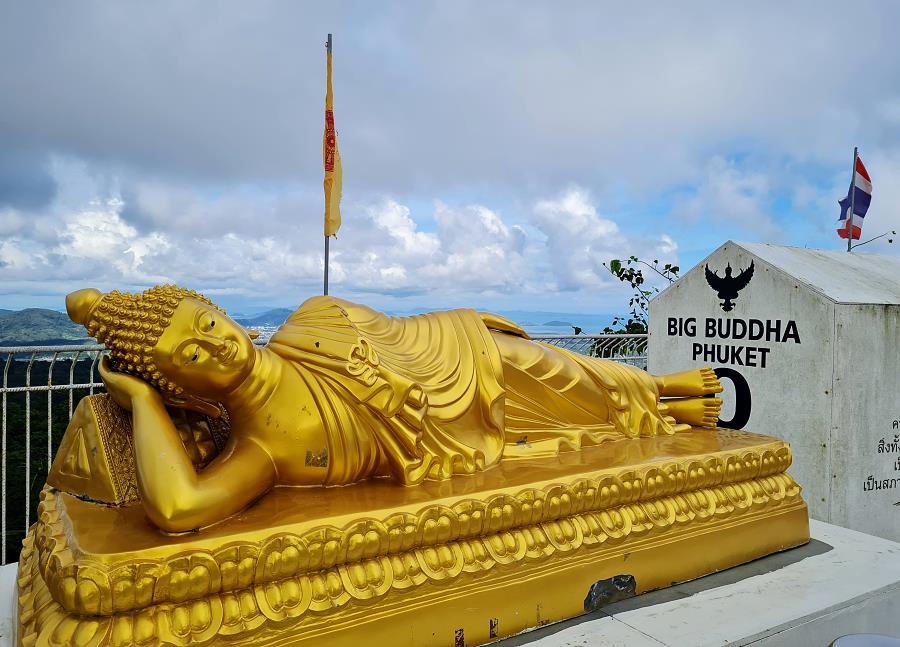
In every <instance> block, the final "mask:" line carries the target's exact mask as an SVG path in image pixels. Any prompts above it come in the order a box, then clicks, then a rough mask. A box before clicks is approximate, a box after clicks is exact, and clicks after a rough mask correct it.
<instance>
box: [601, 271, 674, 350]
mask: <svg viewBox="0 0 900 647" xmlns="http://www.w3.org/2000/svg"><path fill="white" fill-rule="evenodd" d="M639 265H645V266H646V267H648V268H649V269H651V270H652V271H654V272H656V273H657V274H659V275H660V276H661V277H662V278H664V279H666V280H667V281H668V282H669V283H674V282H675V279H677V278H678V272H679V271H680V268H679V267H678V266H677V265H673V264H672V263H664V264H662V265H660V263H659V260H657V259H653V262H651V263H648V262H647V261H643V260H641V259H639V258H638V257H637V256H629V257H628V258H627V259H625V260H624V261H622V260H619V259H617V258H614V259H612V260H611V261H610V262H609V265H607V264H606V263H604V264H603V266H604V267H605V268H606V269H608V270H609V271H610V273H612V275H613V276H615V277H616V278H617V279H619V280H620V281H622V282H623V283H627V284H628V285H629V286H630V287H631V290H632V296H631V298H630V299H629V300H628V307H629V308H630V310H629V313H628V315H622V316H618V317H615V318H614V319H613V326H617V327H618V328H610V327H607V328H606V329H604V331H603V332H605V333H619V334H646V332H647V323H648V319H649V316H650V300H651V299H652V298H653V297H654V296H656V295H657V294H659V291H660V290H659V288H658V287H656V286H655V285H649V284H647V282H646V279H645V277H644V270H643V268H641V267H639Z"/></svg>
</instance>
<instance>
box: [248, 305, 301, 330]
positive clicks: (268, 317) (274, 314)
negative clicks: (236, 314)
mask: <svg viewBox="0 0 900 647" xmlns="http://www.w3.org/2000/svg"><path fill="white" fill-rule="evenodd" d="M293 312H294V311H293V310H290V309H289V308H274V309H272V310H267V311H266V312H263V313H262V314H258V315H255V316H253V317H241V318H237V319H235V321H236V322H237V323H239V324H241V325H242V326H248V327H250V328H252V327H253V326H280V325H281V324H283V323H284V321H285V319H287V318H288V317H289V316H290V315H291V313H293Z"/></svg>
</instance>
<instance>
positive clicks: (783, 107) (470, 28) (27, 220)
mask: <svg viewBox="0 0 900 647" xmlns="http://www.w3.org/2000/svg"><path fill="white" fill-rule="evenodd" d="M626 4H627V3H620V2H615V3H613V2H568V3H565V4H564V5H560V4H559V3H551V2H542V3H538V2H500V1H494V2H483V1H482V2H464V1H454V2H412V1H407V2H334V1H332V2H329V3H324V2H317V3H301V2H288V1H285V2H254V3H249V2H243V3H242V2H217V3H200V2H155V3H140V2H116V3H111V2H96V3H95V2H78V3H71V2H56V3H54V2H41V3H27V2H18V1H14V0H0V88H2V89H3V92H2V97H3V98H2V101H0V308H3V307H5V308H21V307H29V306H42V307H52V308H57V309H60V308H62V307H63V306H62V297H63V295H64V294H65V293H66V292H68V291H70V290H72V289H76V288H79V287H85V286H89V285H90V286H96V287H99V288H102V289H111V288H128V289H134V288H143V287H146V286H149V285H152V284H154V283H158V282H177V283H179V284H182V285H186V286H189V287H193V288H195V289H199V290H202V291H204V292H206V293H208V294H209V295H210V296H211V297H212V298H214V299H215V300H217V301H219V302H221V303H223V304H224V305H225V306H226V307H229V308H231V309H233V310H243V311H250V310H252V309H253V308H256V307H261V306H264V305H266V306H268V305H271V306H294V305H296V304H298V303H300V302H301V301H302V300H303V299H305V298H306V297H308V296H311V295H314V294H317V293H318V292H319V291H320V290H321V277H322V240H323V239H322V204H323V198H322V159H321V155H322V149H321V138H322V128H323V121H324V119H323V101H324V84H325V76H324V72H325V55H324V41H325V36H326V34H327V33H328V32H329V31H330V32H333V33H334V47H335V49H334V51H335V60H334V73H335V81H334V84H335V120H336V124H337V129H338V141H339V146H340V148H341V153H342V157H343V160H344V200H343V215H344V225H343V228H342V229H341V230H340V232H339V234H338V238H337V240H336V241H333V243H332V250H333V254H332V270H331V271H332V293H333V294H337V295H339V296H344V297H346V298H350V299H354V300H359V301H363V302H366V303H370V304H372V305H375V306H377V307H381V308H386V309H393V310H401V309H407V308H409V309H413V308H429V307H436V308H438V307H452V306H463V305H468V306H476V307H479V308H496V309H511V308H518V309H529V310H552V311H563V312H597V313H605V312H617V311H620V310H622V309H624V306H625V301H626V300H627V297H626V296H625V293H624V292H623V291H622V289H621V288H620V287H619V286H616V285H614V281H613V280H612V277H610V275H609V274H608V272H607V271H606V270H605V269H604V267H603V263H604V262H605V261H608V260H609V259H610V258H615V257H622V256H626V255H629V254H636V255H638V256H640V257H642V258H647V259H653V258H658V259H660V260H664V261H674V262H678V263H679V264H680V265H681V266H682V268H685V269H686V268H689V267H690V266H692V265H693V264H695V263H696V262H697V261H699V260H700V259H701V258H703V257H704V256H705V255H707V254H708V253H709V252H710V251H712V250H713V249H714V248H715V247H717V246H718V245H719V244H721V243H722V242H724V241H725V240H728V239H735V240H744V241H756V242H772V243H778V244H787V245H797V246H810V247H820V248H825V249H840V248H841V247H842V241H840V240H839V239H838V238H837V236H836V235H835V233H834V224H835V220H836V218H837V215H838V207H837V200H838V199H839V198H840V197H842V196H843V195H845V194H846V189H847V185H848V182H849V174H850V162H851V158H852V151H853V146H854V145H858V146H859V147H860V151H861V156H862V157H863V159H864V161H865V162H866V165H867V166H868V168H869V171H870V174H871V176H872V179H873V183H874V186H875V194H874V198H873V201H872V207H871V210H870V211H869V216H868V217H867V218H866V222H865V229H864V232H863V233H864V235H870V236H874V235H876V234H880V233H882V232H883V231H885V230H887V229H890V228H897V229H900V53H898V52H900V50H898V49H897V26H898V25H900V4H898V3H896V2H867V3H863V4H860V5H859V6H854V7H853V8H852V14H851V11H850V9H851V6H850V5H848V4H847V3H846V2H842V3H838V2H821V1H820V2H796V3H789V4H788V3H781V2H772V3H740V4H739V3H709V2H703V3H691V2H679V3H662V2H660V3H647V4H644V5H642V8H641V9H640V10H637V9H632V8H628V7H626ZM563 6H564V7H565V10H561V7H563ZM865 249H866V251H868V252H873V253H885V254H898V253H900V245H887V244H884V243H882V242H876V243H872V244H870V245H868V246H867V247H866V248H865Z"/></svg>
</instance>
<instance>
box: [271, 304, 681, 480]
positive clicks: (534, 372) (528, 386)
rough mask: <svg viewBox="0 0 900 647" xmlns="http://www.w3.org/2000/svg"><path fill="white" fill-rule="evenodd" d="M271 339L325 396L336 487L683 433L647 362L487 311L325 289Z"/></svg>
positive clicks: (439, 475) (319, 398)
mask: <svg viewBox="0 0 900 647" xmlns="http://www.w3.org/2000/svg"><path fill="white" fill-rule="evenodd" d="M268 348H269V349H270V350H272V351H273V352H275V353H276V354H278V355H279V356H281V357H282V358H284V359H285V360H287V361H288V363H289V364H290V365H291V366H292V367H293V369H294V370H296V371H297V373H298V374H299V375H300V376H301V378H302V379H303V380H304V382H305V384H306V385H307V387H308V388H309V391H310V393H311V394H312V397H313V398H314V400H315V403H316V405H317V408H318V410H319V413H320V416H321V418H322V424H323V426H324V428H325V430H326V434H327V438H328V443H329V447H328V450H329V457H330V460H329V461H328V475H327V477H326V483H327V484H343V483H351V482H354V481H357V480H360V479H362V478H366V477H368V476H375V475H391V476H393V477H394V478H396V479H397V480H399V481H400V482H402V483H405V484H413V483H418V482H421V481H422V480H424V479H444V478H449V477H450V476H452V475H453V474H469V473H472V472H475V471H477V470H482V469H484V468H486V467H488V466H490V465H493V464H494V463H496V462H498V461H499V460H500V459H501V457H506V458H516V457H529V456H538V455H549V454H555V453H556V452H558V451H560V450H567V449H578V448H580V447H582V446H584V445H593V444H597V443H600V442H603V441H605V440H610V439H614V438H622V437H623V436H627V437H634V436H638V435H655V434H660V433H672V432H673V431H674V430H676V425H675V424H674V420H673V419H672V418H670V417H668V416H666V415H665V407H664V405H660V404H659V394H658V392H657V390H656V386H655V384H654V382H653V380H652V378H651V377H650V376H649V375H647V374H646V373H645V372H643V371H640V370H639V369H636V368H633V367H629V366H625V365H622V364H618V363H616V362H610V361H606V360H598V359H595V358H589V357H585V356H581V355H578V354H575V353H571V352H568V351H565V350H562V349H559V348H555V347H550V346H546V345H543V344H538V343H535V342H531V341H529V340H527V335H526V334H525V332H524V331H523V330H522V329H521V328H519V327H518V326H516V325H515V324H514V323H512V322H510V321H507V320H506V319H503V318H502V317H498V316H497V315H490V314H479V313H477V312H475V311H474V310H467V309H459V310H449V311H442V312H433V313H429V314H424V315H417V316H412V317H390V316H387V315H384V314H381V313H379V312H376V311H375V310H372V309H371V308H368V307H366V306H362V305H358V304H354V303H350V302H348V301H344V300H342V299H337V298H334V297H328V296H324V297H314V298H311V299H309V300H307V301H306V302H304V303H303V305H301V306H300V308H299V309H297V310H296V311H295V312H294V313H293V314H292V315H291V316H290V317H289V318H288V320H287V321H286V322H285V323H284V325H282V327H281V328H279V330H278V331H277V332H276V333H275V335H274V336H273V337H272V338H271V340H270V341H269V344H268Z"/></svg>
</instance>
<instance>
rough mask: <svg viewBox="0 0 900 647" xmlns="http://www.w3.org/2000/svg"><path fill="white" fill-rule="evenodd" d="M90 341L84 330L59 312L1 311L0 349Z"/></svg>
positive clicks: (42, 310) (30, 309)
mask: <svg viewBox="0 0 900 647" xmlns="http://www.w3.org/2000/svg"><path fill="white" fill-rule="evenodd" d="M88 341H90V340H89V338H88V336H87V334H86V333H85V330H84V327H83V326H79V325H78V324H76V323H73V322H72V321H71V320H70V319H69V317H67V316H66V315H65V314H63V313H62V312H57V311H56V310H46V309H44V308H26V309H25V310H0V345H3V346H19V345H29V346H32V345H33V346H37V345H51V344H69V343H78V342H82V343H83V342H88Z"/></svg>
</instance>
